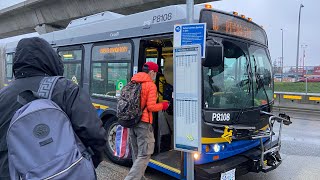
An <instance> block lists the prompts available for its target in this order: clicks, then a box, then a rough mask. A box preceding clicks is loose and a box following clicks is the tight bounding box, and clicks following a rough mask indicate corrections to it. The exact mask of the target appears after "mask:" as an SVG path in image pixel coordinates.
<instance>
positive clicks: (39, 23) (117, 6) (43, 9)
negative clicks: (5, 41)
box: [0, 0, 216, 39]
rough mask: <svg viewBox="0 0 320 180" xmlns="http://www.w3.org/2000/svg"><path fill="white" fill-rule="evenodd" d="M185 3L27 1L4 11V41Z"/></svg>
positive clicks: (0, 27) (0, 21)
mask: <svg viewBox="0 0 320 180" xmlns="http://www.w3.org/2000/svg"><path fill="white" fill-rule="evenodd" d="M211 1H212V0H211ZM213 1H216V0H213ZM185 2H186V0H26V1H24V2H22V3H18V4H16V5H14V6H11V7H8V8H5V9H0V39H2V38H6V37H11V36H16V35H20V34H26V33H31V32H35V31H37V32H38V33H39V34H43V33H47V32H52V31H55V30H58V29H63V28H65V27H66V26H67V25H68V23H69V22H70V21H71V20H73V19H77V18H80V17H84V16H88V15H92V14H96V13H98V12H103V11H112V12H116V13H120V14H124V15H127V14H132V13H136V12H141V11H145V10H149V9H154V8H158V7H163V6H167V5H172V4H183V3H185ZM203 2H208V0H195V3H203Z"/></svg>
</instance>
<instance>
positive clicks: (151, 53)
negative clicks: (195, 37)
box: [139, 37, 184, 178]
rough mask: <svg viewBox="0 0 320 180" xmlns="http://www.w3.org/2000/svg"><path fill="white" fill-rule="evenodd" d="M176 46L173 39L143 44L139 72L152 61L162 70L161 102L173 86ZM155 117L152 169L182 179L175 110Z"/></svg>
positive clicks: (141, 44)
mask: <svg viewBox="0 0 320 180" xmlns="http://www.w3.org/2000/svg"><path fill="white" fill-rule="evenodd" d="M172 42H173V38H171V37H170V38H154V39H148V40H143V41H141V42H140V57H139V68H140V69H139V71H141V67H142V65H143V64H144V63H145V62H149V61H152V62H154V63H157V64H158V66H159V73H158V76H157V78H156V81H155V83H156V85H157V88H158V102H161V101H164V93H167V92H164V91H165V90H167V89H170V88H167V87H166V86H168V85H171V86H173V43H172ZM166 97H167V96H166ZM172 102H173V101H172ZM172 104H173V103H172ZM171 106H172V105H171ZM153 117H154V123H153V127H154V132H155V140H156V144H155V151H154V154H153V156H152V159H151V161H150V164H151V165H150V164H149V166H152V167H153V168H155V169H158V170H160V171H162V172H164V173H167V174H169V175H172V176H174V177H176V178H180V176H181V175H180V174H181V172H183V163H184V160H183V154H182V153H181V152H180V151H175V150H173V148H174V146H173V110H172V111H165V112H162V111H160V112H158V113H154V114H153ZM152 164H153V165H152ZM163 168H164V169H163ZM182 174H183V173H182Z"/></svg>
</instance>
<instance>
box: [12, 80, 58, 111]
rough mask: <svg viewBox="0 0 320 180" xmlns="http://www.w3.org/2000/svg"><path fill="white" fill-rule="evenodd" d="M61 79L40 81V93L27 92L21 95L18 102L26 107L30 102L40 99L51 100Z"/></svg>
mask: <svg viewBox="0 0 320 180" xmlns="http://www.w3.org/2000/svg"><path fill="white" fill-rule="evenodd" d="M59 78H61V76H51V77H44V78H43V79H42V80H41V81H40V86H39V89H38V92H34V91H32V90H25V91H23V92H21V93H19V95H18V97H17V102H18V103H19V104H21V105H26V104H28V103H29V102H31V101H34V100H36V99H39V98H42V99H50V100H51V96H52V93H53V88H54V86H55V85H56V83H57V81H58V79H59Z"/></svg>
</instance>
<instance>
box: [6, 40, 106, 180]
mask: <svg viewBox="0 0 320 180" xmlns="http://www.w3.org/2000/svg"><path fill="white" fill-rule="evenodd" d="M12 69H13V73H14V76H15V80H14V81H12V82H11V83H10V85H9V86H7V87H5V88H3V89H1V90H0V179H1V180H6V179H10V178H9V169H8V150H7V142H6V135H7V131H8V127H9V124H10V121H11V119H12V116H13V115H14V113H15V112H16V111H17V110H18V109H19V108H21V107H22V105H21V104H19V103H18V102H17V96H18V94H19V93H21V92H23V91H25V90H32V91H37V90H38V88H39V84H40V81H41V79H42V78H43V77H44V76H62V75H63V64H62V61H61V59H60V57H59V56H58V54H57V53H56V52H55V51H54V49H53V48H52V47H51V46H50V44H49V43H48V42H47V41H45V40H43V39H41V38H38V37H34V38H26V39H22V40H20V41H19V43H18V45H17V48H16V54H15V57H14V59H13V67H12ZM52 100H53V101H54V102H55V103H56V104H58V105H59V106H60V108H61V109H62V110H63V111H64V112H65V113H66V114H67V115H68V116H69V118H70V120H71V124H72V127H73V129H74V131H75V133H76V134H77V135H78V137H79V138H80V139H81V141H82V142H83V144H84V145H85V146H86V147H90V148H91V149H92V151H93V152H94V155H93V156H92V160H93V163H94V166H95V167H97V166H98V165H99V163H100V162H101V161H102V160H103V149H104V147H105V145H106V137H107V136H106V132H105V130H104V128H103V126H102V122H101V120H100V119H99V117H98V115H97V113H96V110H95V108H94V107H93V105H92V104H91V100H90V97H89V95H88V94H87V93H84V92H83V91H82V90H81V89H80V87H79V86H78V85H77V84H75V83H73V82H72V81H70V80H67V79H66V78H60V79H59V80H58V82H57V84H56V86H55V88H54V90H53V94H52Z"/></svg>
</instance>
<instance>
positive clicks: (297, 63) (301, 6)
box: [296, 4, 304, 81]
mask: <svg viewBox="0 0 320 180" xmlns="http://www.w3.org/2000/svg"><path fill="white" fill-rule="evenodd" d="M303 7H304V5H303V4H300V9H299V21H298V43H297V61H296V81H298V74H299V73H298V65H299V46H300V45H299V43H300V21H301V9H302V8H303Z"/></svg>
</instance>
